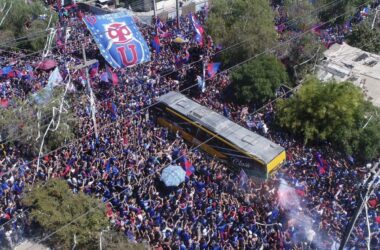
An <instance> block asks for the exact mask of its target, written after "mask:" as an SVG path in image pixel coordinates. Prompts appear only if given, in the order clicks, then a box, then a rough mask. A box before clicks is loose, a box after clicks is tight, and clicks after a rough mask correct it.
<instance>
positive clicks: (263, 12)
mask: <svg viewBox="0 0 380 250" xmlns="http://www.w3.org/2000/svg"><path fill="white" fill-rule="evenodd" d="M207 31H208V33H209V34H210V35H211V36H212V38H213V39H214V40H215V42H216V43H218V44H222V45H223V47H228V46H231V45H233V44H236V43H241V44H240V46H236V47H235V48H234V49H230V50H228V51H225V52H223V55H222V60H223V62H224V65H227V66H229V65H231V64H234V63H236V62H239V61H242V60H244V59H247V58H248V57H251V56H253V55H255V54H256V53H258V52H261V51H263V50H265V49H268V48H271V47H272V46H273V45H274V44H275V42H276V37H277V35H276V31H275V29H274V14H273V11H272V9H271V7H270V6H269V3H268V1H266V0H218V1H214V2H213V5H212V6H211V10H210V13H209V17H208V19H207Z"/></svg>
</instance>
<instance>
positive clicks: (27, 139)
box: [0, 87, 78, 156]
mask: <svg viewBox="0 0 380 250" xmlns="http://www.w3.org/2000/svg"><path fill="white" fill-rule="evenodd" d="M63 91H64V89H63V87H56V88H55V90H54V91H53V95H52V96H51V97H50V100H49V101H47V103H46V104H44V105H38V104H36V103H35V102H34V100H33V98H32V97H30V98H29V99H28V100H25V101H21V100H19V99H16V98H14V99H13V101H14V102H15V105H14V106H15V107H17V108H15V109H11V108H9V109H0V135H1V138H2V139H3V140H5V141H7V140H10V141H11V142H10V143H12V144H15V143H17V144H18V145H19V146H20V147H21V148H22V149H23V151H24V152H25V153H28V154H30V156H35V155H36V154H37V153H38V152H39V148H40V145H41V140H42V137H43V134H44V133H45V130H46V129H47V127H48V124H49V123H50V121H51V119H52V117H53V107H55V109H56V110H55V111H54V114H55V122H57V121H58V109H59V105H60V103H61V97H62V95H63ZM41 94H42V93H39V94H38V95H41ZM68 99H70V98H69V96H68V94H67V96H66V100H68ZM64 110H65V111H64V112H62V114H61V117H60V125H59V126H58V128H57V129H56V130H55V131H49V132H48V134H47V136H46V138H45V143H44V148H43V151H44V152H47V151H50V150H53V149H55V148H57V147H59V146H60V145H62V144H64V143H65V141H67V140H71V139H73V138H74V131H75V130H76V128H77V126H78V124H77V120H76V119H74V111H73V110H72V109H71V108H70V107H69V106H68V105H67V104H65V105H64ZM38 112H41V118H40V119H39V118H38V116H37V113H38ZM56 126H57V123H54V126H52V127H51V129H55V128H56ZM38 135H40V136H38ZM38 137H39V139H38V140H36V138H38Z"/></svg>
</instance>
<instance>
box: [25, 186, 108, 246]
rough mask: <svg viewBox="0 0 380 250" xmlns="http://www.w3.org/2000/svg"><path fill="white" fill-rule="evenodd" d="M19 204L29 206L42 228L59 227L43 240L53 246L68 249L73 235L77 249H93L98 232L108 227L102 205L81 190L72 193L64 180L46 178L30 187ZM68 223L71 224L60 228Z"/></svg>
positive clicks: (49, 229) (33, 217)
mask: <svg viewBox="0 0 380 250" xmlns="http://www.w3.org/2000/svg"><path fill="white" fill-rule="evenodd" d="M23 203H24V205H26V206H27V207H30V208H31V217H32V219H34V220H35V221H36V222H37V223H38V225H39V226H41V228H42V229H43V231H45V232H46V233H51V232H55V231H56V230H57V229H60V230H59V231H56V234H54V235H53V236H52V237H50V238H48V241H47V242H44V243H48V245H51V246H54V247H58V246H60V247H63V248H64V249H71V248H72V246H73V245H74V235H75V236H76V240H77V249H96V248H97V247H98V242H99V241H98V240H99V236H100V232H101V231H102V230H103V229H105V228H106V227H107V226H108V220H107V218H106V216H105V208H104V205H103V204H101V203H100V201H98V200H97V199H94V198H91V197H90V196H87V195H85V194H83V193H79V194H73V192H72V191H71V190H70V188H69V186H68V185H67V183H66V182H65V181H64V180H50V181H48V182H47V183H46V185H43V186H35V187H33V189H32V190H31V192H29V193H27V194H26V196H25V198H23ZM90 209H91V212H89V213H87V214H86V215H85V216H82V217H79V216H80V215H82V214H85V213H86V212H87V211H89V210H90ZM78 217H79V218H78ZM74 219H76V220H75V221H73V220H74ZM69 222H72V223H71V224H69V225H67V226H66V227H62V226H64V225H66V224H67V223H69Z"/></svg>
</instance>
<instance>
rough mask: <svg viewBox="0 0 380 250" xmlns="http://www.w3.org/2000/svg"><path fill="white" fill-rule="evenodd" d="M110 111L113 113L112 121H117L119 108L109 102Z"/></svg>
mask: <svg viewBox="0 0 380 250" xmlns="http://www.w3.org/2000/svg"><path fill="white" fill-rule="evenodd" d="M108 109H109V110H110V112H111V120H112V121H116V119H117V106H116V104H115V103H114V102H109V103H108Z"/></svg>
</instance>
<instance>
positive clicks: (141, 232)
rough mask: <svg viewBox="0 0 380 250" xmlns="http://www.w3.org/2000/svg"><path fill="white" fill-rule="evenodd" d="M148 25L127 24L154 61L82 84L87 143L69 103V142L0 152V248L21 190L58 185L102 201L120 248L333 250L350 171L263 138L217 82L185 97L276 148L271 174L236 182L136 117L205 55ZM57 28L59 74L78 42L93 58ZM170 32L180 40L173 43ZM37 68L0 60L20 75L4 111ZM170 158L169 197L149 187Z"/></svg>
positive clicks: (298, 146)
mask: <svg viewBox="0 0 380 250" xmlns="http://www.w3.org/2000/svg"><path fill="white" fill-rule="evenodd" d="M197 18H198V20H199V21H200V22H201V24H204V21H205V19H206V18H207V11H206V10H203V11H200V12H199V13H197ZM157 23H158V22H156V21H155V20H154V21H153V22H152V25H146V24H142V23H139V24H138V25H139V28H140V30H141V32H142V34H143V36H144V37H145V39H146V41H147V42H148V43H150V41H151V40H152V39H153V37H154V36H155V35H157V33H159V34H160V40H161V50H160V52H159V53H157V52H156V51H153V48H152V61H151V62H148V63H145V64H141V65H138V66H135V67H132V68H127V69H120V70H115V71H114V72H115V73H116V75H117V76H118V82H117V83H112V80H111V79H108V80H105V79H102V78H101V77H100V76H101V75H102V73H103V72H105V68H104V67H103V66H104V62H101V64H100V65H101V66H100V67H99V68H98V69H97V71H96V72H95V74H94V75H93V76H91V85H92V88H93V90H94V92H95V95H96V108H97V113H96V122H97V125H98V127H99V128H100V129H99V135H98V138H96V137H95V136H94V129H93V121H92V120H91V114H90V112H89V105H90V104H89V103H87V104H83V103H86V101H83V102H82V104H81V103H80V101H79V100H82V98H76V99H77V100H78V103H73V104H72V107H73V109H74V112H75V114H76V116H77V117H78V120H79V126H78V129H77V131H76V135H77V137H78V138H81V139H80V140H76V141H75V142H73V143H69V144H67V146H66V147H64V148H63V149H60V150H58V151H55V152H53V153H50V154H47V155H45V156H44V157H42V159H41V162H40V164H39V165H38V166H37V161H35V160H31V159H27V158H26V157H25V156H24V152H22V151H21V150H20V149H19V148H17V146H15V145H11V144H5V145H3V144H1V148H0V150H1V153H0V176H1V187H0V225H1V229H0V242H2V241H3V242H5V241H7V240H8V239H9V238H11V237H9V235H10V234H9V232H12V230H13V231H16V230H17V225H16V224H15V223H12V222H14V221H16V218H17V214H20V211H23V210H25V208H24V207H23V206H22V204H21V199H22V195H23V192H24V191H25V190H24V189H25V187H26V186H27V185H29V184H32V183H34V182H37V183H43V182H45V181H47V180H48V179H50V178H62V179H65V180H66V181H67V183H68V185H69V186H70V187H71V188H72V190H73V192H74V193H77V192H84V193H86V194H88V195H92V196H94V197H97V198H99V199H100V200H102V202H104V203H106V207H107V211H106V215H105V216H107V217H108V218H109V220H110V223H111V225H112V226H113V228H115V229H117V230H119V231H121V232H122V233H123V234H124V235H125V236H126V237H127V238H128V239H129V240H130V241H132V242H146V243H147V244H149V245H150V246H152V247H154V248H155V249H237V248H239V249H258V248H260V247H264V249H305V248H307V247H310V248H318V249H330V248H331V247H332V246H334V244H335V245H336V244H337V242H339V240H340V238H341V237H342V234H343V232H344V230H345V228H346V226H347V224H348V221H349V218H350V217H351V216H352V214H353V212H354V210H355V208H356V207H357V206H358V205H359V202H360V200H358V197H357V196H356V194H357V193H356V192H357V189H358V188H359V186H360V183H361V182H362V180H363V179H364V177H365V175H366V174H367V173H368V169H367V168H359V167H358V166H356V165H355V164H354V163H353V162H350V161H349V160H347V159H345V157H342V156H340V155H338V154H336V153H334V152H333V151H331V149H330V148H329V146H328V145H324V146H323V147H321V148H310V147H306V146H304V145H303V144H302V143H299V142H297V141H296V140H294V139H292V138H291V137H290V136H289V135H286V134H284V133H281V132H278V131H272V130H271V129H270V128H271V121H272V120H273V117H274V115H275V110H274V108H273V107H272V106H270V105H269V106H267V107H266V108H265V109H264V110H261V111H260V112H253V111H254V110H252V107H249V106H240V105H237V104H234V103H231V102H229V101H228V99H227V98H226V96H225V92H224V90H225V89H226V88H227V87H228V86H229V84H230V79H229V76H228V74H227V73H221V74H218V75H216V76H215V77H213V78H212V79H211V80H208V81H207V82H206V91H204V92H202V91H199V93H197V94H196V95H192V98H193V99H194V100H196V101H198V102H199V103H201V104H202V105H205V106H207V107H209V108H211V109H214V110H216V111H218V112H220V113H223V114H224V115H225V116H226V117H228V118H230V119H231V120H234V121H235V122H237V123H240V124H242V125H243V126H246V127H248V128H250V129H252V130H253V131H255V132H258V133H260V134H262V135H263V136H266V137H268V138H270V139H271V140H273V141H275V142H276V143H278V144H280V145H282V146H283V147H285V148H286V151H287V161H286V163H285V165H284V166H283V168H282V169H281V170H280V171H279V172H278V173H277V174H276V175H275V176H273V177H272V178H270V179H269V180H267V181H258V180H255V179H245V178H244V176H243V175H242V174H241V173H236V172H232V171H231V170H230V168H229V166H228V164H225V163H222V162H219V161H218V160H217V159H215V158H213V157H210V156H208V155H206V154H205V153H204V152H202V151H200V150H197V149H195V150H194V149H191V148H190V147H189V145H188V144H186V143H185V142H184V141H183V139H182V138H181V136H180V134H176V135H172V134H170V133H169V132H168V130H167V129H166V128H163V127H160V126H159V125H157V124H156V123H155V121H154V119H153V117H152V113H151V111H150V109H146V107H148V106H149V105H152V104H154V103H155V102H156V101H157V98H158V97H159V96H161V95H162V94H165V93H167V92H168V91H171V90H175V91H179V90H180V89H182V88H183V86H182V84H183V82H190V84H193V83H194V82H195V76H196V75H197V74H201V71H202V69H201V67H202V64H201V63H196V61H197V60H199V58H200V56H202V58H203V59H204V60H211V59H212V55H213V54H214V52H215V51H216V49H217V48H216V46H215V45H213V43H212V40H211V38H210V37H206V36H205V37H204V43H203V46H202V45H200V44H199V43H198V41H196V40H195V39H194V36H193V34H194V31H193V30H192V25H191V22H190V20H189V18H188V17H181V21H180V24H181V25H180V27H181V28H180V29H179V30H178V29H177V27H176V22H173V20H169V21H168V22H160V31H158V29H157ZM60 27H61V28H62V30H64V29H65V27H66V28H67V27H70V36H69V37H68V38H67V41H66V42H62V44H61V43H60V42H57V44H59V46H57V47H54V48H52V54H51V58H52V59H54V60H56V62H57V64H58V65H59V66H58V67H59V69H60V72H61V74H62V76H65V74H68V68H70V67H72V66H74V65H78V64H80V63H82V62H83V61H82V59H81V58H82V54H81V47H80V46H81V44H83V43H84V44H85V45H86V46H85V47H86V53H87V54H88V56H89V57H94V58H98V57H96V56H97V55H98V54H99V51H98V49H97V46H96V44H95V42H94V41H93V39H92V38H91V35H90V33H89V32H88V31H87V29H86V27H85V25H84V24H83V23H82V22H81V21H80V19H79V18H78V10H77V9H76V8H72V9H71V10H70V11H67V12H65V14H64V15H62V18H61V19H60ZM62 33H63V34H66V32H62ZM179 34H180V35H181V37H182V38H183V40H185V41H187V42H185V43H182V44H177V43H175V42H173V40H174V38H175V37H176V36H177V35H179ZM59 39H60V38H59ZM63 40H64V39H63ZM79 45H80V46H79ZM17 58H23V59H22V60H16V59H17ZM38 60H39V58H38V57H35V58H29V57H28V56H27V55H14V57H13V56H11V55H9V54H7V56H6V57H5V56H1V65H2V66H7V65H9V63H12V62H14V63H13V64H12V66H13V67H14V68H17V69H18V70H20V71H21V72H23V71H25V72H26V73H25V74H24V75H25V76H27V77H17V75H16V76H14V77H8V76H7V77H3V78H2V79H1V80H0V84H1V86H2V88H1V89H2V91H3V92H2V99H7V101H8V103H9V105H7V106H8V108H12V105H13V103H12V100H13V99H14V98H16V97H18V98H21V99H25V98H26V97H27V96H28V95H31V94H33V93H36V92H37V91H38V90H40V89H41V88H43V87H44V86H46V85H47V83H48V77H49V74H50V72H46V71H41V70H32V72H33V74H30V71H31V70H30V67H34V65H35V64H36V63H38ZM70 76H71V78H72V81H73V82H75V84H76V89H77V92H75V93H73V95H77V96H79V97H80V96H82V95H84V88H83V85H84V84H85V81H86V79H85V80H83V77H84V75H83V73H82V72H80V71H77V72H75V71H70ZM87 80H90V79H87ZM3 86H5V87H3ZM81 86H82V87H81ZM84 106H85V107H84ZM179 156H181V157H186V158H187V159H188V161H190V162H191V163H192V165H193V166H194V168H195V171H194V173H193V174H192V175H190V176H189V178H188V179H187V180H186V182H185V183H183V184H181V185H180V186H179V187H178V188H176V189H173V190H166V189H165V188H163V187H162V184H161V183H160V182H159V177H160V173H161V170H162V169H163V168H164V167H166V166H167V165H168V164H173V163H174V164H175V163H177V162H178V160H179V159H178V157H179ZM379 201H380V189H379V188H377V189H376V190H375V192H374V194H373V195H372V196H371V198H370V200H369V201H368V205H369V206H368V209H369V211H368V213H369V220H370V228H371V232H372V236H371V238H372V240H371V244H372V246H375V247H376V246H378V245H379V244H380V235H379V223H380V216H379V208H380V205H379ZM306 224H307V226H306ZM367 234H368V229H367V225H366V224H365V220H364V218H361V220H360V221H359V222H358V224H357V225H356V227H355V230H354V234H353V237H351V238H350V241H349V245H350V246H352V247H355V248H360V247H363V246H365V245H366V237H367Z"/></svg>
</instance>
